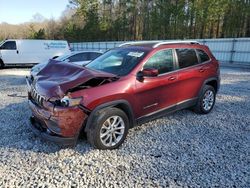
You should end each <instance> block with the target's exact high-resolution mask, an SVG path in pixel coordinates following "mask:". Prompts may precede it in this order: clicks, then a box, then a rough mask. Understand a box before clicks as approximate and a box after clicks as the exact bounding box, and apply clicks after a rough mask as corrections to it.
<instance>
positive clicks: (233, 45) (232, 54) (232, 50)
mask: <svg viewBox="0 0 250 188" xmlns="http://www.w3.org/2000/svg"><path fill="white" fill-rule="evenodd" d="M236 42H237V40H236V39H235V38H234V39H233V40H232V49H231V55H230V61H229V62H230V64H232V63H233V58H234V53H235V43H236Z"/></svg>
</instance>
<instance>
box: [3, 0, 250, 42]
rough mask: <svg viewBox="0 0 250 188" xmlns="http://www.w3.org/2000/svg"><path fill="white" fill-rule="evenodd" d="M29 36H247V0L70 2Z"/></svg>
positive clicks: (249, 29) (96, 38)
mask: <svg viewBox="0 0 250 188" xmlns="http://www.w3.org/2000/svg"><path fill="white" fill-rule="evenodd" d="M29 37H30V38H44V39H66V40H68V41H70V42H79V41H113V40H114V41H117V40H118V41H123V40H160V39H162V40H163V39H165V40H166V39H190V38H192V39H195V38H201V39H202V38H231V37H250V0H141V1H139V0H70V1H69V4H68V8H67V10H66V11H64V14H63V16H62V18H61V19H60V20H58V21H55V20H53V19H52V20H49V21H47V22H46V24H45V26H44V27H42V28H39V29H38V30H36V31H33V32H30V36H29ZM0 38H1V33H0Z"/></svg>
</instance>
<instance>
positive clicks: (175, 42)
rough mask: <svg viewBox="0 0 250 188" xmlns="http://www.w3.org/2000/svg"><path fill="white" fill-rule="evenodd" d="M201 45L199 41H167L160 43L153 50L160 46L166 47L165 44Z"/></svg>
mask: <svg viewBox="0 0 250 188" xmlns="http://www.w3.org/2000/svg"><path fill="white" fill-rule="evenodd" d="M180 43H181V44H200V43H199V42H198V41H185V40H179V41H166V42H159V43H157V44H155V45H154V46H153V48H157V47H158V46H161V45H164V44H180Z"/></svg>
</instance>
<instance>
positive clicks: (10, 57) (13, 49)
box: [0, 41, 20, 64]
mask: <svg viewBox="0 0 250 188" xmlns="http://www.w3.org/2000/svg"><path fill="white" fill-rule="evenodd" d="M0 51H1V58H2V60H3V62H4V64H18V63H19V60H20V59H19V51H18V50H17V45H16V42H15V41H6V42H5V43H3V44H2V46H0Z"/></svg>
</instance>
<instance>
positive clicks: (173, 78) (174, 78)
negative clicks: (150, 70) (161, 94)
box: [168, 76, 176, 81]
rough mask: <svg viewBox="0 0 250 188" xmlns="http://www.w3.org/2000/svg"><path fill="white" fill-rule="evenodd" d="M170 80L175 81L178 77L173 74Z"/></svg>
mask: <svg viewBox="0 0 250 188" xmlns="http://www.w3.org/2000/svg"><path fill="white" fill-rule="evenodd" d="M168 80H169V81H174V80H176V77H174V76H171V77H170V78H169V79H168Z"/></svg>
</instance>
